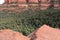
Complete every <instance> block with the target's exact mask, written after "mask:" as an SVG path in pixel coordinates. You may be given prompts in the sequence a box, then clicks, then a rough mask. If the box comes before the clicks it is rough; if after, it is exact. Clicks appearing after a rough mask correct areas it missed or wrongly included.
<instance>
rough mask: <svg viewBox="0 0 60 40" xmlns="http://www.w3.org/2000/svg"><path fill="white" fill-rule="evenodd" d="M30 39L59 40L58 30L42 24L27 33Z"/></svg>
mask: <svg viewBox="0 0 60 40" xmlns="http://www.w3.org/2000/svg"><path fill="white" fill-rule="evenodd" d="M29 38H31V40H60V30H59V29H54V28H51V27H49V26H47V25H43V26H42V27H41V28H39V29H37V30H36V31H35V32H33V33H32V34H30V35H29Z"/></svg>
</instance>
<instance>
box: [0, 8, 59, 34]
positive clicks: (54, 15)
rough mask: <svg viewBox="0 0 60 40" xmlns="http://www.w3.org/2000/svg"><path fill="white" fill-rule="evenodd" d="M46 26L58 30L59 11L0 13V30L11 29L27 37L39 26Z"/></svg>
mask: <svg viewBox="0 0 60 40" xmlns="http://www.w3.org/2000/svg"><path fill="white" fill-rule="evenodd" d="M43 24H47V25H50V26H51V27H54V28H60V27H59V26H60V10H54V9H48V10H44V11H42V10H38V9H36V10H34V11H32V10H26V11H24V12H21V13H19V12H17V13H14V12H11V11H8V10H6V11H1V12H0V29H12V30H15V31H18V32H22V33H23V34H24V35H28V34H30V33H31V32H33V31H34V30H35V29H36V28H39V27H40V26H41V25H43Z"/></svg>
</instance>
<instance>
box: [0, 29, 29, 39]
mask: <svg viewBox="0 0 60 40" xmlns="http://www.w3.org/2000/svg"><path fill="white" fill-rule="evenodd" d="M0 40H29V38H28V37H25V36H24V35H22V34H21V33H19V32H15V31H12V30H9V29H8V30H0Z"/></svg>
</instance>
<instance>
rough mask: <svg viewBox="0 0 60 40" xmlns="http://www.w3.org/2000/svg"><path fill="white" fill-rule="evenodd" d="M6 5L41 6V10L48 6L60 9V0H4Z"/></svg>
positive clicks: (20, 6)
mask: <svg viewBox="0 0 60 40" xmlns="http://www.w3.org/2000/svg"><path fill="white" fill-rule="evenodd" d="M4 1H5V3H4V5H5V6H18V7H19V8H27V9H28V8H29V7H32V8H34V7H39V9H41V10H46V9H48V8H53V9H60V0H4Z"/></svg>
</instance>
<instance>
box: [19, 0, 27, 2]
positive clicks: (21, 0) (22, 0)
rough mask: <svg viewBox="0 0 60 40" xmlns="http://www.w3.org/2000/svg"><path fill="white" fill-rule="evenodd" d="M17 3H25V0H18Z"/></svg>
mask: <svg viewBox="0 0 60 40" xmlns="http://www.w3.org/2000/svg"><path fill="white" fill-rule="evenodd" d="M18 3H26V0H18Z"/></svg>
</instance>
